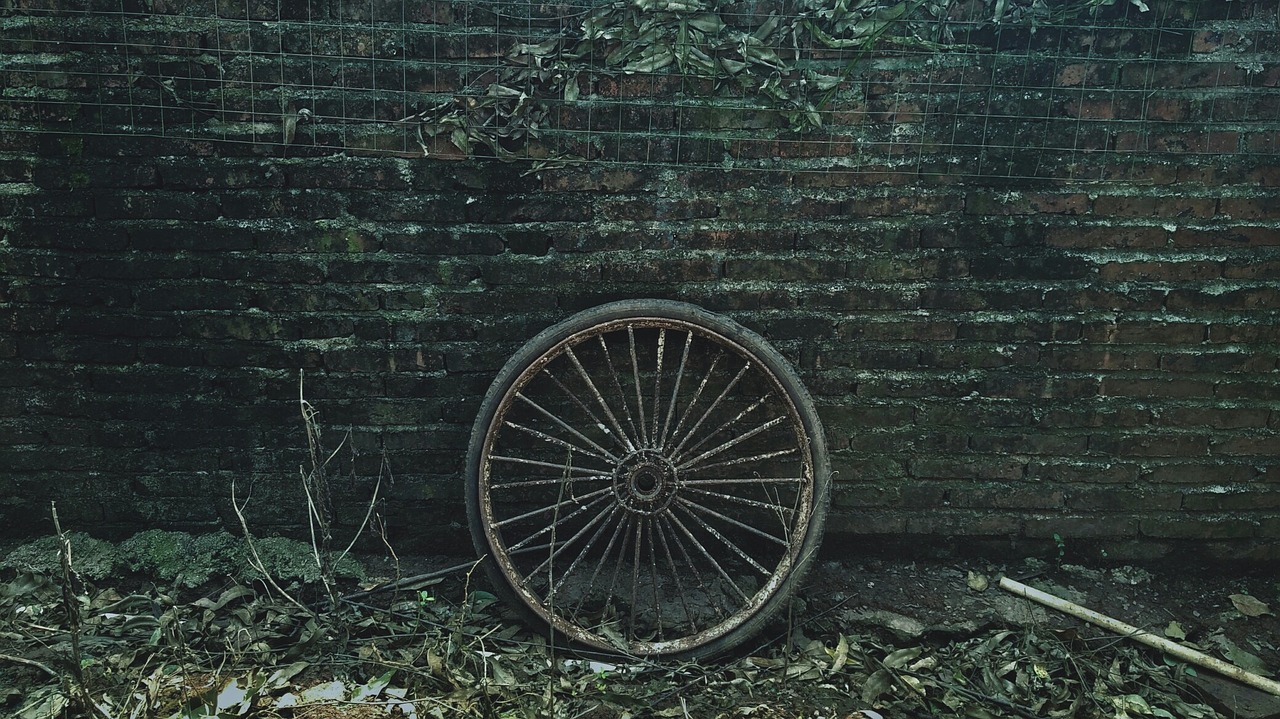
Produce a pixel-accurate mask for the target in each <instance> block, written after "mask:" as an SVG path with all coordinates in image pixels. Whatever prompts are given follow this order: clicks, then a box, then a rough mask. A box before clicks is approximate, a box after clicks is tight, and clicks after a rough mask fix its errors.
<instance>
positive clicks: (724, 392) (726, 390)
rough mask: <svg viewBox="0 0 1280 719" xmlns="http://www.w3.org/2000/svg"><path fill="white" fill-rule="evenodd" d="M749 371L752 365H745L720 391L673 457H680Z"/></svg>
mask: <svg viewBox="0 0 1280 719" xmlns="http://www.w3.org/2000/svg"><path fill="white" fill-rule="evenodd" d="M749 369H751V365H750V364H746V365H743V367H742V369H740V370H738V374H736V375H734V377H733V379H732V380H730V381H729V384H727V385H725V388H724V389H723V390H721V391H720V396H718V397H716V399H715V401H714V402H712V403H711V406H710V407H707V411H705V412H703V413H702V416H701V417H699V418H698V421H697V422H695V423H694V425H693V426H692V427H690V428H689V431H688V432H686V433H685V435H684V439H682V440H680V444H677V445H676V448H675V449H673V450H671V456H673V457H678V456H679V455H680V452H681V450H683V449H684V446H685V444H686V443H688V441H689V440H690V439H693V436H694V435H695V434H697V433H698V428H699V427H701V426H702V423H703V422H706V421H707V417H710V416H711V413H712V412H714V411H715V410H716V407H719V406H720V403H721V402H723V401H724V398H725V397H727V396H729V393H730V392H732V391H733V388H734V387H736V386H737V384H738V382H739V381H740V380H741V379H742V376H743V375H745V374H746V373H747V370H749Z"/></svg>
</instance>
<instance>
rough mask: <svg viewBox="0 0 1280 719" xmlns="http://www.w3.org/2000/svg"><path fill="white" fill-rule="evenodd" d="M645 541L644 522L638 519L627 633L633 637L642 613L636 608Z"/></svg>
mask: <svg viewBox="0 0 1280 719" xmlns="http://www.w3.org/2000/svg"><path fill="white" fill-rule="evenodd" d="M643 543H644V522H641V521H639V520H637V521H636V541H635V545H634V546H633V547H632V549H633V550H634V551H633V552H632V555H633V561H632V563H631V612H630V618H631V621H630V627H629V628H628V630H627V634H628V635H630V636H633V637H634V636H635V635H636V615H637V614H639V613H640V612H638V611H636V608H637V607H638V606H639V601H638V598H637V595H638V594H639V592H640V545H641V544H643Z"/></svg>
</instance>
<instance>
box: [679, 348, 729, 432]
mask: <svg viewBox="0 0 1280 719" xmlns="http://www.w3.org/2000/svg"><path fill="white" fill-rule="evenodd" d="M722 357H724V350H720V351H719V352H716V356H715V357H713V358H711V366H709V367H707V371H706V373H704V374H703V375H702V381H701V382H699V383H698V388H697V389H696V390H694V391H693V397H692V398H691V399H690V400H689V404H688V405H686V406H685V408H684V411H683V412H681V413H680V421H678V422H676V428H675V429H673V430H671V438H675V437H678V436H679V435H680V429H681V428H682V427H684V423H685V421H686V420H687V419H689V415H691V414H693V408H694V406H696V405H697V404H698V400H699V399H701V398H702V392H703V390H705V389H706V388H707V383H708V382H710V381H711V375H712V374H714V373H715V371H716V365H718V364H720V359H721V358H722ZM664 445H665V443H664ZM667 454H668V456H670V455H671V454H674V452H668V453H667Z"/></svg>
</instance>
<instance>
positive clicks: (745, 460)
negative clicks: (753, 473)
mask: <svg viewBox="0 0 1280 719" xmlns="http://www.w3.org/2000/svg"><path fill="white" fill-rule="evenodd" d="M798 451H800V450H799V448H797V447H791V448H790V449H779V450H777V451H774V452H764V453H762V454H753V455H751V456H750V457H739V458H737V459H727V460H725V461H723V462H715V463H712V464H702V465H698V466H696V467H691V468H689V469H686V470H685V472H705V471H707V470H708V469H715V468H716V467H731V466H733V465H737V464H748V463H751V462H759V461H761V460H765V459H773V458H774V457H785V456H786V455H788V454H794V453H796V452H798ZM686 483H687V481H686Z"/></svg>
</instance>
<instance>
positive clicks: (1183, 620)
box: [400, 557, 1280, 719]
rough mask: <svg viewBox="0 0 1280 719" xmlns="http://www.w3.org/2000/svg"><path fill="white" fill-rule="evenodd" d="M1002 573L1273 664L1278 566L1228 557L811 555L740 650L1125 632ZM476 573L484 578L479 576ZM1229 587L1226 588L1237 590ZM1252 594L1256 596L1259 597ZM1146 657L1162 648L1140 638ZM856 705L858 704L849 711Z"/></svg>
mask: <svg viewBox="0 0 1280 719" xmlns="http://www.w3.org/2000/svg"><path fill="white" fill-rule="evenodd" d="M465 561H467V560H466V558H462V557H418V558H412V559H410V560H408V564H405V565H402V566H401V568H400V570H401V572H402V573H405V574H410V573H413V572H418V571H431V570H432V569H437V568H440V567H446V566H450V565H452V564H457V563H459V562H465ZM1001 577H1009V578H1010V579H1013V580H1015V581H1019V582H1022V583H1025V584H1027V585H1028V586H1031V587H1034V588H1036V589H1039V590H1041V591H1044V592H1048V593H1050V594H1053V595H1055V596H1057V597H1060V598H1062V599H1066V600H1068V601H1071V602H1074V603H1076V604H1079V605H1082V606H1084V607H1086V608H1088V609H1091V610H1093V611H1095V612H1099V613H1101V614H1104V615H1107V616H1109V617H1112V618H1114V619H1117V620H1120V621H1122V622H1124V623H1126V624H1129V625H1132V626H1135V627H1138V628H1140V629H1143V630H1145V631H1148V632H1150V633H1152V634H1155V635H1159V636H1164V637H1167V638H1169V639H1172V640H1177V641H1179V642H1180V643H1183V644H1186V645H1189V646H1190V647H1192V648H1195V649H1199V650H1201V651H1203V652H1204V653H1206V654H1209V655H1211V656H1214V657H1217V658H1222V659H1226V660H1231V661H1234V663H1235V664H1237V665H1241V666H1245V667H1246V668H1249V669H1252V670H1255V671H1256V672H1257V673H1259V674H1261V675H1264V676H1269V677H1270V676H1274V673H1275V672H1278V671H1280V617H1277V616H1276V613H1277V612H1280V574H1277V573H1275V572H1274V570H1273V569H1266V568H1259V569H1254V570H1250V571H1242V570H1240V569H1238V568H1232V567H1206V566H1194V567H1179V566H1174V565H1172V564H1168V563H1165V564H1157V565H1148V566H1129V565H1124V566H1109V567H1101V566H1083V565H1080V564H1072V563H1069V562H1053V561H1044V560H1037V559H1028V560H1024V561H1016V562H1010V563H1003V562H998V561H983V560H960V559H953V560H930V561H902V560H892V559H865V560H854V561H836V560H832V559H824V560H820V561H818V562H815V564H814V566H813V567H812V569H811V570H810V571H809V573H808V575H807V576H806V578H805V581H804V583H803V584H802V586H801V587H800V588H799V590H798V591H797V593H796V595H795V598H796V601H795V602H793V607H792V611H791V613H790V615H788V616H786V617H779V618H778V619H777V620H775V622H774V626H772V627H769V628H766V629H765V630H764V631H763V632H762V633H761V635H760V636H759V637H757V638H755V639H753V640H751V641H748V642H747V643H746V644H745V645H744V646H743V647H742V648H741V650H740V651H739V652H738V653H739V655H743V656H745V655H750V654H752V653H759V652H762V651H763V650H764V648H765V646H766V645H768V644H770V643H771V642H772V643H775V644H776V643H777V641H778V639H779V637H782V636H785V635H786V634H787V632H788V631H789V630H790V631H794V628H795V627H797V626H798V627H801V628H802V632H804V633H807V634H808V635H809V636H822V635H824V634H826V635H832V634H833V633H836V632H843V633H854V632H856V633H859V634H863V635H867V636H871V637H875V638H877V639H878V640H879V641H882V642H883V643H884V644H885V645H887V646H898V647H909V646H912V645H916V644H928V643H933V644H942V643H947V642H956V641H962V640H965V639H969V638H974V637H980V636H983V635H984V634H988V635H989V634H990V633H991V632H993V631H995V630H998V629H1002V628H1032V627H1034V628H1037V629H1043V630H1045V631H1047V632H1072V633H1075V632H1078V633H1079V635H1080V636H1082V637H1084V638H1085V639H1086V640H1088V641H1092V642H1096V643H1101V644H1104V645H1110V644H1113V643H1115V644H1122V643H1126V642H1129V641H1131V640H1128V639H1123V638H1120V637H1118V636H1117V635H1116V634H1114V633H1112V632H1108V631H1107V630H1105V629H1102V628H1098V627H1094V626H1092V625H1090V624H1088V623H1087V622H1084V621H1082V620H1080V619H1077V618H1076V617H1073V616H1070V615H1068V614H1065V613H1062V612H1060V611H1058V610H1055V609H1050V608H1047V607H1044V606H1041V605H1039V604H1036V603H1033V602H1031V601H1029V600H1027V599H1024V598H1021V597H1018V596H1015V595H1013V594H1011V593H1009V592H1007V591H1004V590H1002V589H1001V588H1000V587H999V586H998V582H999V579H1000V578H1001ZM481 581H483V580H481ZM1233 595H1234V599H1233ZM1250 599H1253V600H1256V602H1257V603H1256V604H1255V603H1253V602H1251V601H1250ZM1143 651H1145V652H1147V653H1149V655H1151V656H1152V657H1157V658H1158V657H1159V656H1160V654H1159V652H1157V651H1156V650H1154V649H1147V648H1143ZM1192 683H1193V684H1195V685H1196V686H1198V687H1199V689H1200V691H1201V692H1202V694H1201V696H1200V697H1199V698H1200V699H1201V700H1202V701H1203V702H1204V703H1206V704H1209V705H1212V706H1214V707H1215V708H1216V709H1217V710H1218V711H1220V712H1222V713H1223V714H1224V715H1225V716H1227V717H1233V718H1238V719H1276V718H1280V698H1271V697H1268V696H1267V695H1265V694H1263V693H1261V692H1258V691H1256V690H1251V689H1249V688H1247V687H1242V686H1241V685H1239V684H1237V683H1225V682H1223V681H1221V680H1219V679H1217V678H1216V675H1215V674H1214V673H1213V672H1211V671H1207V670H1206V671H1202V672H1199V673H1198V676H1197V677H1195V678H1194V679H1193V680H1192ZM855 716H856V715H855Z"/></svg>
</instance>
